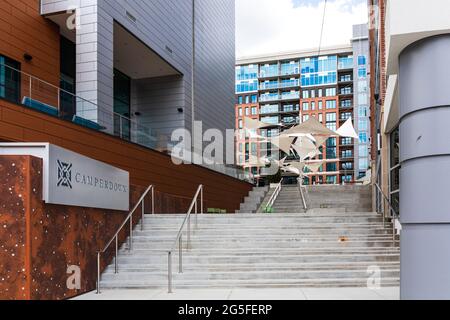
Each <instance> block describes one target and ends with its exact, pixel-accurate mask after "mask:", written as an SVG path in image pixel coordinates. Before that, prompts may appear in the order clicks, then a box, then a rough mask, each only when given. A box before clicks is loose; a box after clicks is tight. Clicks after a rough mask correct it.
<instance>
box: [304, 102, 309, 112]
mask: <svg viewBox="0 0 450 320" xmlns="http://www.w3.org/2000/svg"><path fill="white" fill-rule="evenodd" d="M302 109H303V111H308V110H309V102H303V104H302Z"/></svg>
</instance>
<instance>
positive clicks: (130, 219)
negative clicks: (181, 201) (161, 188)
mask: <svg viewBox="0 0 450 320" xmlns="http://www.w3.org/2000/svg"><path fill="white" fill-rule="evenodd" d="M150 192H151V196H152V199H151V200H152V214H155V187H154V186H153V185H150V186H149V187H148V188H147V189H146V190H145V192H144V193H143V194H142V196H141V197H140V198H139V200H138V202H137V203H136V205H135V206H134V207H133V210H131V211H130V213H129V214H128V216H127V217H126V218H125V220H124V221H123V223H122V224H121V225H120V227H119V228H118V230H117V232H116V233H115V234H114V236H113V237H112V238H111V240H110V241H109V242H108V243H107V244H106V246H105V247H104V248H103V250H101V251H98V252H97V294H100V277H101V255H102V254H103V253H105V252H106V250H108V249H109V247H110V246H111V244H112V243H113V241H115V242H116V246H115V257H114V265H115V270H114V273H116V274H117V273H119V268H118V267H119V264H118V258H117V257H118V252H119V234H120V232H121V231H122V230H123V228H124V227H125V225H126V224H127V223H128V222H130V237H129V247H128V249H129V250H130V251H131V250H133V214H134V213H135V212H136V210H137V209H138V208H139V207H141V209H142V213H141V214H142V217H141V230H144V217H145V197H146V196H147V195H148V194H149V193H150Z"/></svg>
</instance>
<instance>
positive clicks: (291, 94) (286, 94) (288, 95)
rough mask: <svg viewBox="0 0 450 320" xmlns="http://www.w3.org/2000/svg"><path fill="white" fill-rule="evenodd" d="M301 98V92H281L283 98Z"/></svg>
mask: <svg viewBox="0 0 450 320" xmlns="http://www.w3.org/2000/svg"><path fill="white" fill-rule="evenodd" d="M291 99H300V92H284V93H282V94H281V100H291Z"/></svg>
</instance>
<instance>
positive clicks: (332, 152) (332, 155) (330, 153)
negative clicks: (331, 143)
mask: <svg viewBox="0 0 450 320" xmlns="http://www.w3.org/2000/svg"><path fill="white" fill-rule="evenodd" d="M336 158H337V156H336V147H327V159H336Z"/></svg>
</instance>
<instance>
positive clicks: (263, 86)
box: [259, 82, 280, 90]
mask: <svg viewBox="0 0 450 320" xmlns="http://www.w3.org/2000/svg"><path fill="white" fill-rule="evenodd" d="M279 86H280V84H279V83H278V82H260V83H259V90H273V89H278V88H279Z"/></svg>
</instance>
